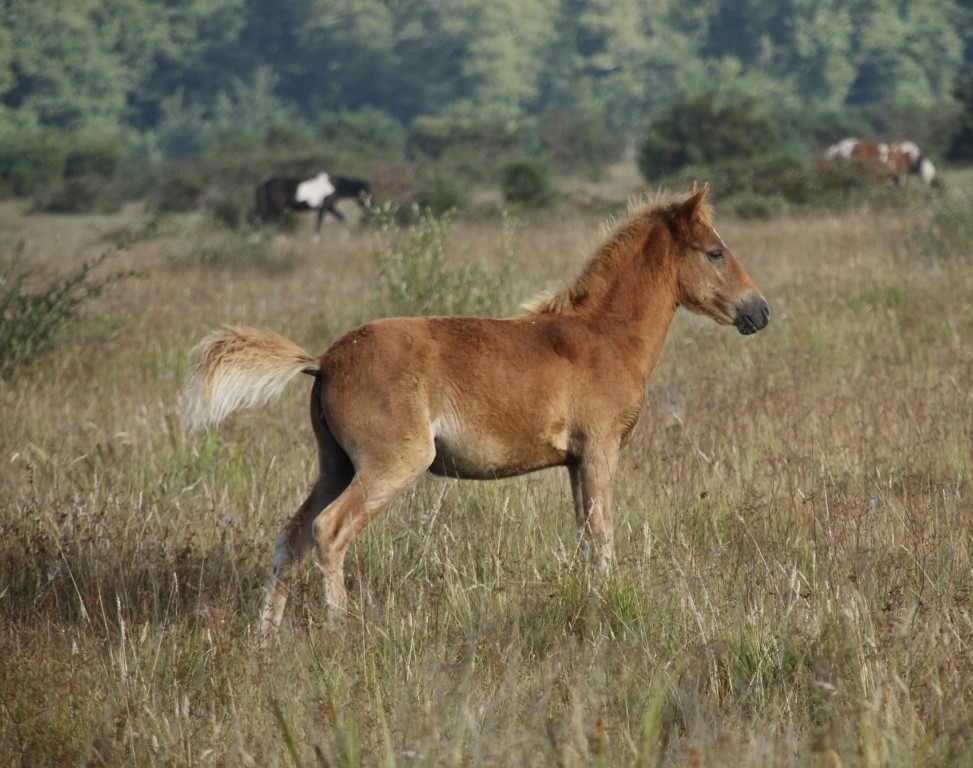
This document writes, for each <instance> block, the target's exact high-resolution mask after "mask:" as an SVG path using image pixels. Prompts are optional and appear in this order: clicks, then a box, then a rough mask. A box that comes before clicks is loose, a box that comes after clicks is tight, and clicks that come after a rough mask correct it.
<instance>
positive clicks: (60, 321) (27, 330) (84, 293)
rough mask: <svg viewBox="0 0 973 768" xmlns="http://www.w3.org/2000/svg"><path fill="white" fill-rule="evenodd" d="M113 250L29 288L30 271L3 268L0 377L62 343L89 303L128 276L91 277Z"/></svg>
mask: <svg viewBox="0 0 973 768" xmlns="http://www.w3.org/2000/svg"><path fill="white" fill-rule="evenodd" d="M114 253H115V250H109V251H106V252H105V253H103V254H102V255H101V256H99V257H97V258H95V259H91V260H89V261H86V262H84V264H82V265H81V266H80V267H79V268H78V269H77V270H75V271H74V272H72V273H70V274H68V275H67V276H66V277H62V278H58V279H55V280H52V281H51V282H50V283H48V285H47V286H46V287H45V288H42V289H39V290H37V289H31V288H30V287H29V286H30V284H31V282H32V279H33V273H32V272H31V271H30V270H29V269H20V270H16V271H10V270H5V274H4V275H2V276H0V377H7V376H9V375H10V374H11V373H12V372H13V371H15V370H17V369H19V368H21V367H23V366H25V365H27V364H29V363H30V362H32V361H33V360H34V359H36V358H37V357H39V356H40V355H41V354H43V353H44V352H47V351H48V350H50V349H52V348H54V347H56V346H57V345H58V344H60V343H62V341H64V339H65V337H66V336H67V335H68V331H69V330H70V329H71V328H72V327H73V326H74V325H76V324H77V323H78V322H79V320H80V318H81V313H82V310H83V309H84V308H85V307H86V306H87V305H88V304H90V303H91V302H92V301H93V300H94V299H96V298H98V297H99V296H101V295H102V294H103V293H104V292H105V290H107V289H108V288H109V287H110V286H112V285H114V284H115V283H117V282H119V281H120V280H122V279H123V278H125V277H128V276H131V274H132V273H127V272H118V273H114V274H111V275H107V276H105V277H101V278H96V277H95V276H94V272H95V270H97V269H98V267H100V266H101V265H102V264H104V263H105V262H106V261H108V259H109V258H111V257H112V256H113V255H114Z"/></svg>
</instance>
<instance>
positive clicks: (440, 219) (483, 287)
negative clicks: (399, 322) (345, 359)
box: [373, 204, 512, 317]
mask: <svg viewBox="0 0 973 768" xmlns="http://www.w3.org/2000/svg"><path fill="white" fill-rule="evenodd" d="M411 217H412V219H413V220H414V224H413V225H412V227H411V228H410V229H409V230H408V232H407V233H404V234H403V233H402V232H401V230H400V229H399V226H398V224H397V220H398V216H397V211H396V209H395V207H394V206H391V205H389V204H386V205H385V206H383V207H382V208H380V209H378V210H376V212H375V219H376V221H378V222H379V228H380V229H381V230H382V231H383V232H384V233H385V234H386V235H387V237H388V243H387V244H386V245H385V246H384V247H383V248H382V249H380V250H378V251H376V252H375V265H376V268H377V270H376V272H377V274H376V279H375V284H374V289H373V305H374V312H373V315H376V316H385V317H391V316H415V315H444V314H446V315H491V316H496V315H499V314H501V313H502V312H503V311H504V310H505V308H506V307H507V302H508V298H509V296H510V294H511V277H512V264H507V265H505V266H504V267H502V268H501V269H499V270H496V271H493V270H490V269H488V268H486V267H484V266H483V265H482V264H478V263H476V262H472V261H471V262H467V263H465V264H463V265H462V266H460V267H456V268H453V267H450V266H449V265H448V264H447V261H446V243H447V239H448V235H449V230H450V227H451V225H452V218H451V216H450V215H448V214H447V215H442V216H437V215H434V214H433V213H431V212H430V211H428V210H426V211H422V210H420V209H418V208H417V207H415V206H414V207H413V209H412V213H411Z"/></svg>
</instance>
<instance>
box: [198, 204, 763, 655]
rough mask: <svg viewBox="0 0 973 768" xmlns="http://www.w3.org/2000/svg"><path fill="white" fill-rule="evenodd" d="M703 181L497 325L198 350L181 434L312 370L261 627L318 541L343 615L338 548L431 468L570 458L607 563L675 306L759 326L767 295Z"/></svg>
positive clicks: (585, 542) (473, 323)
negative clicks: (621, 485) (615, 494)
mask: <svg viewBox="0 0 973 768" xmlns="http://www.w3.org/2000/svg"><path fill="white" fill-rule="evenodd" d="M707 189H708V185H707V186H704V187H703V188H702V190H701V191H699V192H696V190H695V185H693V191H692V192H691V193H690V194H689V195H682V196H678V197H670V198H665V199H658V200H656V201H654V202H652V203H646V204H642V205H641V206H638V207H633V209H632V211H631V213H630V215H629V216H628V218H627V219H626V220H625V221H623V222H621V223H620V224H619V225H618V226H617V227H616V228H615V230H614V232H613V233H612V234H611V235H610V236H609V237H608V238H607V240H606V241H605V242H604V243H603V244H602V245H601V247H600V248H598V250H597V252H596V253H595V255H594V257H593V258H592V259H591V261H590V262H589V263H588V265H587V267H586V268H585V269H584V271H583V273H582V274H581V276H580V277H579V278H578V279H577V280H576V281H575V282H574V283H573V284H572V285H570V286H568V287H567V288H566V289H565V290H563V291H561V292H560V293H558V294H556V295H555V296H553V297H551V298H546V299H543V300H540V301H538V302H536V303H535V304H534V305H532V306H531V307H530V312H529V314H526V315H523V316H520V317H515V318H511V319H505V320H496V319H487V318H475V317H408V318H406V317H400V318H392V319H384V320H376V321H373V322H370V323H368V324H366V325H363V326H361V327H359V328H356V329H355V330H353V331H350V332H349V333H347V334H346V335H345V336H343V337H342V338H340V339H338V341H336V342H335V343H334V344H332V345H331V347H330V348H329V349H328V350H327V351H326V352H325V353H324V354H322V355H311V354H308V353H307V352H305V351H304V350H303V349H301V348H300V347H299V346H297V345H296V344H295V343H293V342H291V341H289V340H287V339H285V338H283V337H282V336H279V335H277V334H275V333H272V332H269V331H261V330H254V329H250V328H230V327H227V328H224V329H222V330H219V331H215V332H213V333H211V334H210V335H208V336H207V337H206V338H204V339H203V340H202V342H201V343H200V344H199V345H198V346H197V347H196V348H195V350H194V356H195V367H194V369H193V370H192V372H191V374H190V377H189V380H188V382H187V388H186V391H185V393H184V395H183V401H182V405H183V419H184V423H185V424H186V426H187V428H188V429H189V430H190V431H191V430H193V429H196V428H204V427H209V426H210V425H215V424H217V423H218V422H219V421H220V420H221V419H223V418H224V417H226V416H227V415H228V414H230V413H231V412H233V411H235V410H236V409H238V408H242V407H245V406H251V405H256V404H260V403H265V402H269V401H272V400H274V399H276V398H277V397H278V396H279V395H280V393H281V391H282V390H283V388H284V386H285V385H286V384H287V383H288V382H289V381H290V380H291V379H293V378H294V377H295V376H297V375H298V374H299V373H306V374H308V375H310V376H311V377H312V378H313V384H312V386H311V408H310V410H311V425H312V427H313V429H314V434H315V437H316V439H317V452H318V477H317V480H316V481H315V483H314V487H313V488H312V490H311V492H310V495H309V496H308V497H307V499H306V500H305V501H304V503H303V504H302V505H301V506H300V508H299V509H298V510H297V512H296V513H295V514H294V516H293V517H291V518H290V520H288V521H287V523H285V524H284V526H283V528H282V529H281V531H280V533H279V535H278V536H277V540H276V543H275V546H274V553H273V561H272V562H273V565H272V569H271V574H270V581H269V584H268V585H267V591H266V597H265V602H264V606H263V612H262V614H261V620H260V633H261V635H263V636H267V635H268V634H272V633H273V632H274V631H276V629H277V627H278V625H279V624H280V621H281V617H282V615H283V611H284V604H285V602H286V600H287V593H288V588H289V586H290V584H291V582H292V580H293V578H294V576H295V572H296V570H297V568H298V566H299V565H300V564H301V562H302V561H303V560H304V559H305V557H306V556H307V555H308V554H309V552H310V550H311V549H312V547H314V546H315V545H316V547H317V556H318V562H319V565H320V567H321V569H322V571H323V573H324V583H325V600H326V604H327V611H328V614H329V617H331V618H343V617H344V616H345V614H346V611H347V595H346V591H345V582H344V570H343V569H344V558H345V552H346V551H347V549H348V546H349V544H351V542H352V540H353V539H354V538H355V537H356V536H357V535H358V534H359V533H360V532H361V530H362V529H363V528H364V527H365V526H366V525H367V524H368V523H369V522H370V521H371V520H372V519H373V518H375V517H376V516H377V515H379V514H380V513H381V512H382V511H383V510H385V509H387V508H388V506H389V505H390V504H391V503H392V502H393V501H394V500H395V499H396V498H398V497H399V496H401V495H402V494H403V493H405V492H406V491H407V490H408V489H409V488H410V487H411V486H412V485H413V484H414V483H415V482H416V480H417V479H418V478H419V477H420V476H421V475H422V474H423V473H425V472H427V471H429V472H432V473H434V474H437V475H444V476H448V477H456V478H467V479H491V478H501V477H509V476H513V475H520V474H524V473H527V472H532V471H535V470H539V469H545V468H548V467H557V466H563V467H566V468H567V472H568V477H569V479H570V484H571V491H572V495H573V498H574V513H575V518H576V522H577V530H578V546H579V551H581V552H588V554H589V555H590V558H591V561H592V565H593V569H594V573H593V576H594V578H595V579H598V578H601V577H604V576H605V575H606V574H607V573H608V570H609V564H610V561H611V557H612V546H613V539H614V534H613V514H612V480H613V478H614V477H615V473H616V471H617V467H618V455H619V450H620V449H621V448H622V447H623V446H624V445H625V444H626V443H627V442H628V440H629V438H630V436H631V434H632V430H634V429H635V425H636V422H637V421H638V419H639V413H640V411H641V408H642V400H643V398H644V395H645V384H646V380H647V379H648V376H649V374H650V373H651V371H652V369H653V367H654V366H655V364H656V361H657V360H658V359H659V355H660V353H661V352H662V347H663V343H664V342H665V338H666V334H667V332H668V330H669V325H670V323H671V322H672V319H673V316H674V315H675V313H676V309H677V308H678V307H680V306H682V307H685V308H687V309H689V310H690V311H692V312H696V313H698V314H701V315H706V316H708V317H711V318H712V319H713V320H715V321H716V322H717V323H720V324H723V325H733V326H736V328H737V329H738V330H739V332H740V333H742V334H751V333H755V332H756V331H759V330H761V329H762V328H764V327H765V326H766V325H767V323H768V321H769V319H770V308H769V306H768V304H767V302H766V301H765V300H764V297H763V296H762V295H761V294H760V292H759V291H758V290H757V288H756V287H755V286H754V284H753V282H751V280H750V278H749V277H748V276H747V274H746V272H744V270H743V268H742V267H741V266H740V264H739V263H738V262H737V260H736V259H735V258H734V257H733V255H732V254H731V253H730V250H729V248H727V246H726V244H725V243H724V242H723V240H722V239H720V236H719V235H718V234H717V232H716V230H715V229H714V228H713V223H712V218H711V216H712V214H711V211H710V209H709V206H708V205H706V204H704V198H705V196H706V192H707Z"/></svg>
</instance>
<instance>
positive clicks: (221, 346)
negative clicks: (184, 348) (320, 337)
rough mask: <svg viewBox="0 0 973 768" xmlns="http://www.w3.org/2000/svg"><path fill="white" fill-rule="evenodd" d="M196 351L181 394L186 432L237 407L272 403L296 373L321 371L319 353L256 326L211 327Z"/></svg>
mask: <svg viewBox="0 0 973 768" xmlns="http://www.w3.org/2000/svg"><path fill="white" fill-rule="evenodd" d="M192 356H193V359H194V360H195V365H194V367H193V370H192V372H191V373H190V374H189V379H188V381H187V382H186V389H185V391H184V392H183V395H182V421H183V426H184V427H185V429H186V431H187V432H194V431H196V430H198V429H205V428H207V427H210V426H213V425H216V424H219V423H220V422H221V421H222V420H223V419H225V418H226V417H227V416H229V415H230V414H231V413H233V411H235V410H238V409H239V408H247V407H249V406H252V405H263V404H264V403H269V402H272V401H274V400H276V399H277V398H278V397H280V394H281V392H283V390H284V387H285V386H286V385H287V383H288V382H289V381H290V380H291V379H293V378H294V377H295V376H297V374H299V373H309V374H312V375H313V374H316V373H318V371H320V370H321V365H320V362H319V360H318V358H315V357H312V356H311V355H309V354H308V353H307V352H305V351H304V350H303V349H301V348H300V347H299V346H298V345H297V344H295V343H294V342H292V341H290V340H288V339H285V338H284V337H283V336H281V335H280V334H277V333H273V332H272V331H261V330H257V329H255V328H237V327H229V326H227V327H224V328H222V329H220V330H218V331H213V332H212V333H210V334H209V335H208V336H206V337H205V338H204V339H203V340H202V341H201V342H200V343H199V345H198V346H197V347H196V348H195V349H194V350H193V352H192Z"/></svg>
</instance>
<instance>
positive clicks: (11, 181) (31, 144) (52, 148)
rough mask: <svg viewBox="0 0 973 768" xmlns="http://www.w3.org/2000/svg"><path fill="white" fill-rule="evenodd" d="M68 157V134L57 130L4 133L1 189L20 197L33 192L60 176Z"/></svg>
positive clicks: (0, 144) (0, 141)
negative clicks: (65, 138) (64, 135)
mask: <svg viewBox="0 0 973 768" xmlns="http://www.w3.org/2000/svg"><path fill="white" fill-rule="evenodd" d="M66 157H67V145H66V142H65V140H64V137H63V136H62V135H61V134H59V133H58V132H56V131H53V130H48V129H35V130H33V131H29V132H20V131H18V132H11V133H7V134H6V135H3V136H0V189H2V190H3V191H5V192H6V193H8V194H14V195H17V196H18V197H26V196H28V195H32V194H34V193H35V192H37V191H39V190H42V189H44V188H46V187H48V186H50V185H51V184H52V183H54V182H55V181H56V180H57V179H58V178H60V176H61V173H62V171H63V169H64V160H65V158H66Z"/></svg>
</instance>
